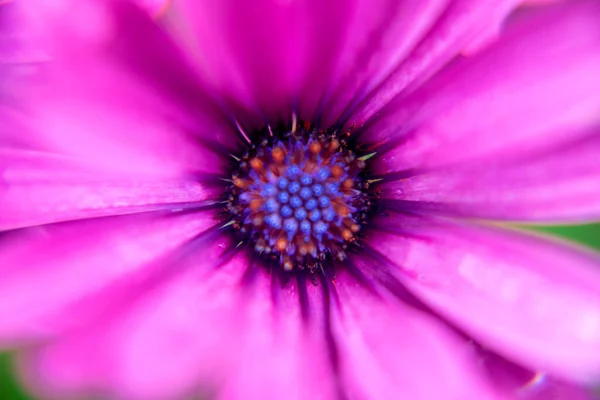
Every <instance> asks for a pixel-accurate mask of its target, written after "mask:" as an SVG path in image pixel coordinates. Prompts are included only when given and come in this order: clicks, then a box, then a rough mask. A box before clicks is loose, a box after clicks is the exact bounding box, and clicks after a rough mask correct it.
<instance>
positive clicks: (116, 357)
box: [23, 240, 333, 399]
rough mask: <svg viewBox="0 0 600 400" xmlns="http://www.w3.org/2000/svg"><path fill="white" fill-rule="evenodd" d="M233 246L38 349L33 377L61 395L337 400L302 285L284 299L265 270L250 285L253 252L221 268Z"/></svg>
mask: <svg viewBox="0 0 600 400" xmlns="http://www.w3.org/2000/svg"><path fill="white" fill-rule="evenodd" d="M229 244H230V243H229V242H228V241H226V240H218V241H216V242H214V243H212V245H211V246H210V247H207V248H206V249H205V251H204V252H203V253H197V254H196V255H192V257H191V259H190V260H188V261H187V262H185V263H183V264H179V265H177V269H178V271H179V272H176V273H175V275H174V277H173V278H171V279H167V280H165V281H163V282H162V283H159V286H158V287H156V288H155V289H154V290H152V291H146V292H145V296H143V297H141V298H140V299H139V301H138V302H137V303H134V304H133V305H132V306H131V307H127V308H126V310H125V312H123V313H121V314H120V315H117V316H116V317H115V318H111V321H109V323H103V322H102V321H99V323H100V324H101V325H102V326H101V328H100V327H97V326H95V325H94V326H91V327H90V328H89V329H86V330H84V331H82V332H76V333H75V335H72V336H71V337H63V338H62V339H61V340H59V341H57V342H56V343H53V344H50V345H48V346H45V347H43V348H41V349H40V350H39V351H35V352H33V353H32V354H31V355H30V356H29V357H28V358H27V359H26V360H25V365H24V367H23V368H24V373H25V375H26V380H27V381H28V382H29V383H30V384H33V385H34V387H37V389H38V390H39V391H40V393H54V394H56V395H57V396H59V397H60V396H61V395H64V394H66V393H71V394H72V393H87V394H89V393H90V392H100V393H118V395H119V396H124V397H125V398H128V399H164V398H180V397H182V396H184V397H185V394H186V393H190V392H192V391H193V392H194V393H198V392H199V391H200V392H201V391H202V390H204V391H209V392H214V391H217V392H218V395H219V397H220V398H227V399H229V398H255V397H256V398H264V399H280V398H282V396H283V397H286V398H290V397H291V398H298V399H304V398H307V395H308V394H312V395H313V396H324V398H333V396H332V395H331V394H328V392H327V390H331V387H330V386H331V382H332V380H331V379H330V376H329V375H328V368H327V364H326V363H324V362H323V361H322V358H323V356H324V354H325V352H324V351H322V350H321V349H320V348H319V347H318V345H321V347H322V344H323V343H322V342H319V341H318V339H320V336H317V335H320V333H321V330H320V325H319V326H318V327H317V326H316V325H315V326H314V327H313V328H309V327H308V326H303V322H304V321H302V320H301V316H300V312H299V302H298V292H297V290H295V289H294V288H295V286H294V285H293V284H292V285H290V286H288V287H287V290H283V291H282V292H280V293H279V297H280V302H278V303H277V305H275V304H274V303H273V301H272V300H273V299H272V297H271V288H270V283H269V281H270V280H269V276H268V274H266V273H265V272H264V271H262V270H260V271H258V275H259V276H258V277H257V286H254V287H244V286H242V280H241V278H242V276H243V273H244V271H245V269H246V268H247V267H248V260H247V259H246V257H245V255H244V253H240V254H238V255H235V256H234V257H233V258H232V259H231V261H229V262H226V263H225V264H224V265H221V266H218V265H215V260H217V259H219V257H220V253H221V252H222V247H226V246H228V245H229ZM255 267H256V266H255ZM311 295H312V294H311ZM167 360H168V362H167ZM257 396H258V397H257Z"/></svg>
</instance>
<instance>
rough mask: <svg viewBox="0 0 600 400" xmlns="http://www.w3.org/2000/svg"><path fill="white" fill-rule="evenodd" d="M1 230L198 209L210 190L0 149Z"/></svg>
mask: <svg viewBox="0 0 600 400" xmlns="http://www.w3.org/2000/svg"><path fill="white" fill-rule="evenodd" d="M0 158H1V159H2V163H3V164H4V165H3V166H1V165H0V170H2V180H1V181H0V182H1V183H2V186H0V208H1V209H2V210H3V211H4V212H3V213H2V214H1V215H0V229H14V228H20V227H25V226H31V225H40V224H44V223H50V222H58V221H65V220H72V219H81V218H92V217H98V216H104V215H117V214H128V213H134V212H143V211H149V210H157V209H159V210H160V209H176V208H182V207H190V206H197V207H198V206H201V205H203V204H205V203H206V202H207V201H208V200H212V199H214V198H216V194H215V193H214V191H211V190H209V189H208V188H207V187H205V185H203V184H201V183H199V182H195V181H193V180H191V179H186V180H184V179H181V180H173V179H171V180H167V179H151V178H148V177H140V176H127V175H125V174H108V173H106V172H104V171H98V170H97V168H93V167H90V166H89V165H86V164H85V163H83V162H75V161H74V160H73V159H71V158H67V157H64V156H58V155H53V154H49V153H42V152H35V151H25V150H21V151H17V150H12V149H6V150H2V149H1V148H0Z"/></svg>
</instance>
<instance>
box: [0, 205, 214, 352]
mask: <svg viewBox="0 0 600 400" xmlns="http://www.w3.org/2000/svg"><path fill="white" fill-rule="evenodd" d="M212 224H214V222H213V221H212V216H211V215H210V213H204V214H198V213H193V214H182V215H165V214H162V215H161V214H159V215H155V214H149V215H146V214H138V215H132V216H121V217H113V218H102V219H94V220H87V221H78V222H77V223H63V224H56V225H48V226H42V227H36V228H29V229H26V230H21V231H14V232H9V233H6V234H5V236H4V237H3V240H2V246H1V247H0V257H1V258H2V264H1V265H0V274H1V275H2V280H1V281H0V293H2V296H0V314H1V315H2V319H1V321H0V342H3V343H6V342H11V341H16V340H24V339H28V338H37V337H40V336H48V335H54V334H56V333H59V332H62V331H64V329H66V328H67V327H70V326H77V325H79V324H81V323H83V322H85V321H86V320H88V319H89V318H92V317H93V315H94V312H92V309H91V307H90V308H89V309H88V308H86V309H85V310H78V312H77V313H64V314H63V312H64V310H65V309H67V308H68V307H72V306H74V305H75V304H78V303H79V302H83V300H84V299H85V298H87V297H88V296H92V295H95V294H96V293H98V292H102V291H106V290H107V289H108V288H110V287H111V285H115V284H117V283H119V282H120V281H122V280H124V279H133V277H138V278H139V277H141V276H144V275H145V274H147V273H149V271H151V270H153V268H155V267H152V268H151V263H153V262H154V261H156V260H157V258H158V257H160V256H162V255H163V254H165V253H168V252H169V251H172V250H173V249H176V248H178V247H179V246H181V245H182V244H183V243H184V242H185V241H187V240H189V239H191V238H192V237H193V236H195V235H197V234H198V233H199V232H202V231H204V230H205V229H207V227H209V226H211V225H212ZM105 300H106V299H105ZM101 305H102V302H101ZM88 322H89V321H88Z"/></svg>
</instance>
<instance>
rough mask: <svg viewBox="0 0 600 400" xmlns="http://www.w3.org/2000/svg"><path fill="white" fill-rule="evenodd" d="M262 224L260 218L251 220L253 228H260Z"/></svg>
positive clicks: (261, 218) (262, 220)
mask: <svg viewBox="0 0 600 400" xmlns="http://www.w3.org/2000/svg"><path fill="white" fill-rule="evenodd" d="M263 222H264V219H263V217H261V216H256V217H254V218H253V219H252V223H253V224H254V226H261V225H262V223H263Z"/></svg>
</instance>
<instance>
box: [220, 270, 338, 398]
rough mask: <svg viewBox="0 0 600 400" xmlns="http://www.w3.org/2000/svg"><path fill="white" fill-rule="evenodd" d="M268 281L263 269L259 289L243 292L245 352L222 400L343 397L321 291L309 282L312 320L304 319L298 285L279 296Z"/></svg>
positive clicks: (241, 353) (287, 287) (239, 357)
mask: <svg viewBox="0 0 600 400" xmlns="http://www.w3.org/2000/svg"><path fill="white" fill-rule="evenodd" d="M269 278H270V277H269V275H268V274H266V273H263V272H262V271H261V273H259V274H258V277H257V279H256V285H255V286H254V287H252V288H251V289H249V290H247V291H246V292H245V293H243V294H244V295H245V297H244V298H245V304H244V305H243V306H242V307H240V310H238V313H237V315H238V318H239V319H240V320H242V321H243V330H242V331H241V335H240V336H241V342H242V348H241V351H240V353H239V354H238V355H237V357H236V358H235V363H234V368H233V369H232V371H230V373H229V376H228V378H227V379H226V380H225V384H224V386H223V388H222V390H221V391H220V393H219V396H218V398H219V399H227V400H232V399H239V400H243V399H268V400H278V399H284V398H285V399H294V400H304V399H335V398H338V393H337V392H336V376H335V371H333V370H332V368H331V364H330V362H329V361H330V360H329V355H330V353H329V350H330V349H328V347H327V344H328V343H327V342H326V340H325V339H326V336H325V331H324V327H325V326H326V325H324V324H326V323H327V322H325V321H324V313H323V311H324V308H323V307H324V304H323V299H322V288H321V287H318V286H315V285H312V284H310V283H309V284H308V287H307V310H308V311H307V314H308V316H305V317H303V315H302V309H301V307H300V304H301V291H300V290H299V286H298V285H297V284H296V282H295V281H294V280H291V281H290V282H289V283H288V285H286V287H285V288H283V289H282V290H280V291H279V289H278V293H277V294H276V295H275V296H274V295H273V290H272V287H271V283H270V279H269ZM277 287H280V283H277ZM339 389H340V390H344V388H343V387H341V388H339Z"/></svg>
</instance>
